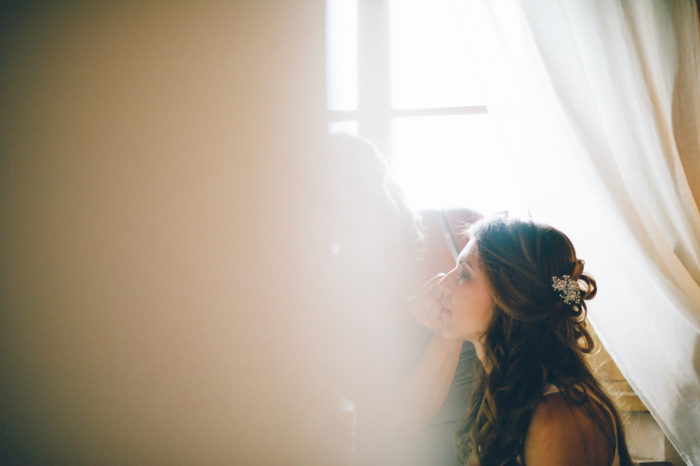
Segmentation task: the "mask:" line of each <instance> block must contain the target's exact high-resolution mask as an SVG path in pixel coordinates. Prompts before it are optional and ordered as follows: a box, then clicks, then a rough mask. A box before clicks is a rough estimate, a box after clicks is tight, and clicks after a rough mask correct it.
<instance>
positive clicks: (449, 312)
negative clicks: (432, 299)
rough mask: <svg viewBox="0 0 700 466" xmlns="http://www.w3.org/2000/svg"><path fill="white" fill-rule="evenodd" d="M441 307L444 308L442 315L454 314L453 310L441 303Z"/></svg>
mask: <svg viewBox="0 0 700 466" xmlns="http://www.w3.org/2000/svg"><path fill="white" fill-rule="evenodd" d="M440 306H442V312H441V314H452V309H450V308H449V307H446V306H445V305H444V304H442V303H440Z"/></svg>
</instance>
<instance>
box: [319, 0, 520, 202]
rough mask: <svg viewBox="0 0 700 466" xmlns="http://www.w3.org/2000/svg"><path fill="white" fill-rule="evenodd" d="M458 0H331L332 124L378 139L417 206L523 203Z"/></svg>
mask: <svg viewBox="0 0 700 466" xmlns="http://www.w3.org/2000/svg"><path fill="white" fill-rule="evenodd" d="M452 2H453V0H327V37H328V42H327V43H328V46H327V50H328V57H327V59H328V61H327V63H328V109H329V125H330V129H331V131H332V132H334V131H338V130H344V131H348V132H351V133H353V134H356V135H358V136H361V137H364V138H367V139H370V140H371V141H373V142H375V143H376V144H377V145H378V146H379V148H380V149H381V150H382V151H383V152H384V153H385V155H386V156H387V159H388V160H389V163H390V166H391V171H392V174H393V176H394V178H395V180H396V181H397V182H398V183H399V185H400V186H401V187H402V188H403V190H404V193H405V195H406V198H407V200H408V202H409V204H410V205H411V206H412V207H413V208H415V209H424V208H443V207H469V208H473V209H476V210H479V211H481V212H483V213H485V214H489V213H493V212H496V211H500V210H506V209H507V210H510V211H512V212H515V213H517V214H525V213H526V211H527V207H526V203H525V198H524V195H523V193H522V190H521V187H520V184H519V182H518V180H517V177H516V174H515V172H514V168H513V166H512V165H511V163H510V161H509V159H508V154H507V150H506V147H505V145H504V143H503V140H502V138H501V137H500V135H499V130H498V127H497V125H496V122H495V121H494V119H493V118H492V116H491V115H489V112H488V98H487V96H486V95H485V92H484V91H483V89H482V86H481V82H480V77H479V73H478V69H477V68H476V67H475V66H474V65H473V63H472V61H471V59H470V52H469V44H467V43H466V40H465V38H464V35H463V33H462V30H461V25H460V24H459V21H458V17H457V14H456V12H455V10H454V7H453V3H452Z"/></svg>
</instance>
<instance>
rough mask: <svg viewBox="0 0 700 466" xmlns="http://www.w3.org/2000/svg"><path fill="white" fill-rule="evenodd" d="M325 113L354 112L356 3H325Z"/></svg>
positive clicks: (353, 0) (350, 0) (339, 0)
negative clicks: (328, 111) (326, 101)
mask: <svg viewBox="0 0 700 466" xmlns="http://www.w3.org/2000/svg"><path fill="white" fill-rule="evenodd" d="M326 81H327V100H328V109H329V110H356V109H357V1H356V0H326Z"/></svg>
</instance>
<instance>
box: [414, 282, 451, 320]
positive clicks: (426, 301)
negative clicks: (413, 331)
mask: <svg viewBox="0 0 700 466" xmlns="http://www.w3.org/2000/svg"><path fill="white" fill-rule="evenodd" d="M444 276H445V274H444V273H441V274H438V275H437V276H435V277H433V278H432V279H430V280H429V281H428V282H427V283H425V284H424V285H423V286H421V288H420V289H419V290H418V292H417V293H416V295H415V297H414V298H413V300H412V301H413V303H412V306H411V312H412V313H413V316H414V317H415V318H416V320H417V321H418V323H419V324H421V325H423V326H425V327H428V328H430V329H431V330H438V329H439V327H440V323H441V320H440V313H441V311H442V305H441V304H440V299H442V292H441V291H440V290H439V289H438V288H437V284H438V282H439V281H440V280H441V279H442V277H444Z"/></svg>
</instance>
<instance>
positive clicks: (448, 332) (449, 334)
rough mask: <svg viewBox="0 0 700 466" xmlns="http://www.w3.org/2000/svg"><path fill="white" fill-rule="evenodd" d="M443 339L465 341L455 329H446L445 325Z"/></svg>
mask: <svg viewBox="0 0 700 466" xmlns="http://www.w3.org/2000/svg"><path fill="white" fill-rule="evenodd" d="M442 338H444V339H445V340H463V338H460V337H459V335H458V334H457V333H456V332H455V331H454V330H453V329H450V328H449V327H445V324H444V323H443V325H442Z"/></svg>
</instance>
